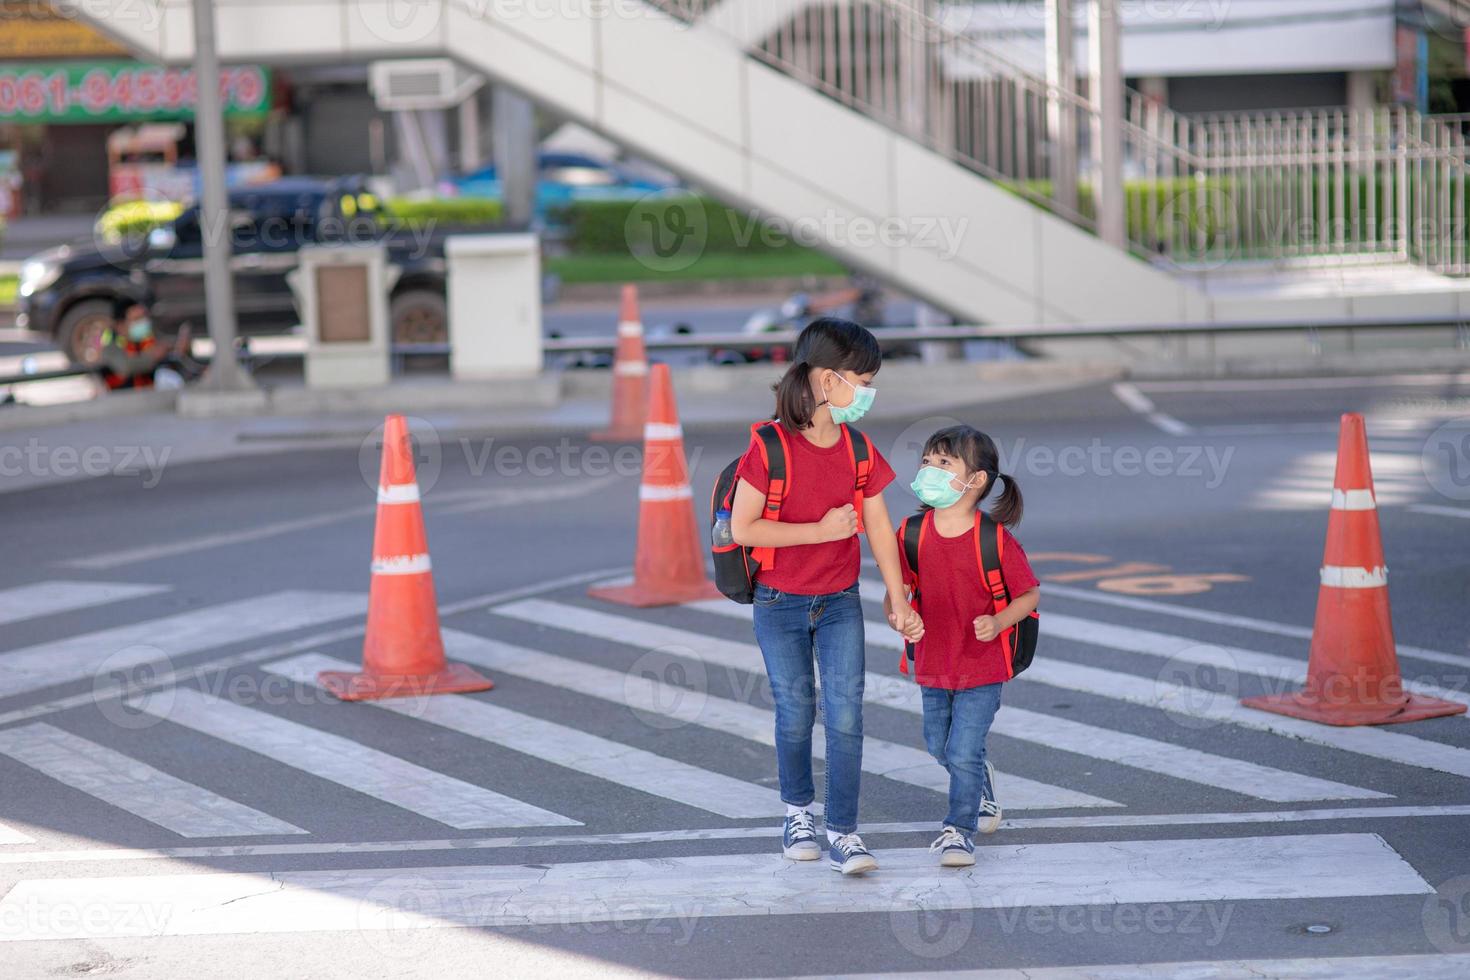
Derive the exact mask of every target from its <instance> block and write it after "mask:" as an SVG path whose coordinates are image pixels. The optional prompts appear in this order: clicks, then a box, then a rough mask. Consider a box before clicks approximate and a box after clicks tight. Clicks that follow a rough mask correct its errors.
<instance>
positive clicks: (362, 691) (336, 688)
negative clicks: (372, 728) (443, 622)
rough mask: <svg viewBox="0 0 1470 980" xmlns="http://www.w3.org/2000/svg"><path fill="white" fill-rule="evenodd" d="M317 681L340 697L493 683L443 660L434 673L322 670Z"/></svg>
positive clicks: (461, 690) (483, 687) (420, 693)
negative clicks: (442, 665)
mask: <svg viewBox="0 0 1470 980" xmlns="http://www.w3.org/2000/svg"><path fill="white" fill-rule="evenodd" d="M317 683H319V684H321V686H322V687H324V688H326V689H327V692H328V693H330V694H332V695H333V696H334V697H337V698H340V699H341V700H343V701H381V700H383V699H384V698H416V697H424V696H427V695H431V694H467V693H469V692H470V691H488V690H490V689H491V688H492V687H494V686H495V682H494V681H492V680H490V678H488V677H486V676H485V675H483V674H481V673H480V672H478V671H476V670H473V669H471V668H469V667H466V666H465V665H464V664H447V665H445V667H444V669H443V670H441V671H439V672H438V673H435V674H369V673H367V672H363V673H357V674H349V673H347V672H346V671H340V670H325V671H322V672H321V673H320V674H318V675H317Z"/></svg>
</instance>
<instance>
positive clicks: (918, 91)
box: [646, 0, 1470, 275]
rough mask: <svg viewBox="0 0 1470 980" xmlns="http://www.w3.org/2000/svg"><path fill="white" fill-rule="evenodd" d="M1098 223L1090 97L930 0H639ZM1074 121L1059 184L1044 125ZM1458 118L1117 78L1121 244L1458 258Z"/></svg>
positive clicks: (1218, 255) (1461, 223)
mask: <svg viewBox="0 0 1470 980" xmlns="http://www.w3.org/2000/svg"><path fill="white" fill-rule="evenodd" d="M646 2H648V3H649V4H651V5H652V6H654V7H656V8H657V9H659V10H661V11H663V12H665V13H667V14H669V15H670V16H673V17H676V18H678V19H680V20H682V21H684V22H686V23H689V24H691V25H693V27H694V29H703V30H708V31H712V32H718V33H720V34H722V35H723V36H725V37H726V38H727V39H728V40H730V41H731V42H732V43H735V44H738V45H740V46H741V48H742V49H743V50H744V51H745V52H746V53H747V54H748V55H749V56H751V57H753V58H756V59H759V60H761V61H763V62H765V63H766V64H769V65H771V66H772V67H774V68H776V69H777V70H779V71H782V72H784V73H786V74H788V75H791V76H792V77H794V78H797V79H799V80H801V81H802V82H804V83H805V84H807V85H809V86H811V87H812V88H814V89H816V90H817V91H820V92H822V93H823V94H824V95H827V96H828V97H830V98H833V99H835V100H837V101H839V102H841V103H843V104H844V105H847V106H848V107H850V108H853V109H854V110H856V111H859V112H861V113H863V114H864V115H866V116H869V117H870V118H873V119H875V120H877V121H879V122H881V123H883V124H884V125H885V126H888V127H889V128H892V129H893V130H895V131H897V132H900V133H903V134H904V135H906V136H908V137H910V138H912V139H914V140H916V141H918V142H921V143H923V144H924V145H926V146H928V147H930V148H931V149H933V150H935V151H936V152H939V153H942V154H943V155H945V156H946V157H948V158H949V159H951V160H953V161H955V162H956V163H958V164H960V165H961V166H964V167H966V168H968V169H970V170H973V171H974V172H976V173H978V174H980V175H981V176H983V177H986V178H988V179H990V180H993V181H996V182H997V183H1000V184H1002V185H1004V186H1005V187H1006V188H1007V189H1008V190H1010V191H1012V192H1014V193H1015V194H1017V195H1018V196H1020V197H1022V198H1023V199H1026V200H1028V201H1030V202H1032V203H1033V204H1036V205H1038V206H1040V207H1044V208H1046V209H1047V210H1048V211H1051V212H1052V213H1054V214H1057V215H1058V216H1060V217H1063V218H1065V219H1067V220H1069V221H1071V222H1073V223H1075V224H1077V225H1079V226H1081V227H1083V228H1087V229H1089V230H1092V229H1095V226H1096V223H1095V219H1094V216H1093V213H1092V203H1091V200H1090V194H1089V187H1088V180H1089V173H1088V172H1087V169H1086V167H1085V166H1082V165H1085V163H1086V161H1087V159H1088V157H1089V153H1088V152H1087V145H1088V143H1089V141H1090V135H1089V134H1090V131H1091V128H1092V125H1093V124H1094V122H1096V121H1097V119H1098V112H1097V109H1096V107H1095V106H1094V105H1093V104H1092V103H1091V102H1089V101H1088V100H1087V99H1084V98H1082V97H1080V96H1079V95H1077V93H1076V92H1074V91H1071V90H1070V89H1068V88H1062V87H1059V86H1055V85H1052V84H1050V83H1049V82H1048V81H1047V80H1046V79H1044V78H1041V77H1039V76H1037V75H1035V74H1034V73H1032V72H1030V71H1028V70H1027V69H1025V68H1023V67H1021V66H1020V65H1018V64H1016V63H1015V62H1014V61H1013V60H1011V59H1009V58H1007V57H1006V56H1005V55H1004V54H1001V53H998V52H996V51H994V50H992V49H991V48H989V47H987V46H986V44H985V43H983V42H982V41H981V40H980V39H978V38H976V37H974V36H971V35H968V34H965V33H963V31H961V30H957V29H955V28H954V27H951V26H949V25H947V24H946V23H945V22H944V21H943V20H942V19H940V18H939V17H936V16H934V14H933V13H932V11H933V10H934V9H937V8H936V7H934V6H933V5H932V4H930V3H929V2H927V0H829V2H822V3H812V2H808V0H646ZM1063 120H1070V122H1071V123H1072V125H1073V130H1074V132H1075V133H1076V147H1077V152H1076V153H1075V155H1074V156H1075V159H1076V160H1077V161H1078V164H1079V167H1078V171H1077V172H1076V173H1073V174H1071V175H1070V177H1071V178H1072V179H1075V180H1076V182H1077V183H1078V184H1079V185H1080V188H1081V193H1080V195H1079V199H1078V201H1077V203H1076V204H1075V205H1074V204H1071V203H1064V202H1063V201H1062V200H1060V199H1059V195H1058V188H1059V187H1060V186H1061V185H1062V184H1063V183H1071V182H1072V181H1071V180H1068V181H1061V180H1060V179H1059V178H1061V177H1063V176H1068V175H1064V174H1062V173H1060V172H1059V171H1058V169H1057V168H1058V166H1059V165H1061V164H1062V163H1064V162H1065V161H1064V160H1062V159H1061V158H1064V157H1066V156H1067V154H1063V153H1060V152H1058V142H1057V135H1058V132H1059V130H1058V129H1057V128H1056V127H1058V126H1059V125H1061V124H1062V121H1063ZM1464 128H1465V127H1464V125H1463V123H1462V121H1460V120H1457V119H1452V118H1448V117H1447V118H1444V119H1440V118H1436V117H1431V116H1424V115H1421V114H1420V113H1418V112H1417V111H1415V110H1413V109H1412V108H1409V107H1405V106H1381V107H1374V108H1371V109H1348V108H1325V109H1298V110H1291V111H1250V112H1235V113H1213V114H1203V115H1185V114H1182V113H1179V112H1176V111H1174V110H1171V109H1169V108H1168V107H1166V106H1163V105H1160V104H1159V103H1158V102H1157V101H1155V100H1152V99H1150V98H1149V97H1148V96H1146V95H1144V94H1143V93H1140V92H1138V91H1136V90H1133V89H1127V90H1125V94H1124V122H1123V129H1124V132H1123V142H1124V156H1125V166H1126V174H1127V176H1128V177H1129V178H1130V186H1129V188H1128V191H1127V201H1126V208H1127V212H1128V221H1127V228H1128V244H1129V247H1130V248H1131V249H1132V250H1133V251H1134V252H1135V253H1137V254H1140V255H1146V256H1154V255H1160V256H1164V257H1166V258H1168V259H1171V260H1173V261H1174V262H1176V263H1179V264H1193V263H1200V262H1208V263H1218V262H1226V261H1232V260H1239V259H1250V260H1260V259H1267V260H1273V261H1293V260H1296V259H1300V258H1329V259H1338V260H1341V261H1344V262H1356V261H1358V260H1360V259H1361V258H1362V257H1364V256H1368V257H1371V258H1373V259H1375V260H1377V261H1381V262H1392V263H1412V264H1415V265H1419V266H1422V267H1424V268H1426V269H1429V270H1431V271H1435V272H1439V273H1444V274H1449V275H1470V248H1467V238H1470V234H1467V220H1466V218H1467V216H1466V208H1465V193H1466V188H1465V185H1466V183H1470V174H1467V169H1466V160H1467V149H1466V143H1467V140H1466V136H1465V134H1464V132H1463V131H1462V130H1463V129H1464Z"/></svg>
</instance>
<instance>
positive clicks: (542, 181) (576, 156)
mask: <svg viewBox="0 0 1470 980" xmlns="http://www.w3.org/2000/svg"><path fill="white" fill-rule="evenodd" d="M451 182H452V183H453V185H454V187H455V188H456V189H457V190H458V191H459V194H460V196H462V197H488V198H496V199H499V198H500V197H501V186H500V177H499V176H498V175H497V173H496V171H495V167H494V166H488V167H482V168H480V169H479V170H476V171H474V172H473V173H468V174H465V175H463V176H460V177H455V178H453V180H452V181H451ZM677 186H678V185H677V184H670V183H664V182H662V181H656V180H649V179H647V178H644V177H639V176H636V175H634V174H632V173H630V172H629V171H628V170H627V169H626V168H624V167H620V166H619V165H617V164H615V163H609V162H607V161H605V160H599V159H597V158H595V157H590V156H586V155H584V154H581V153H553V152H541V153H539V154H537V179H536V217H537V218H538V219H540V220H541V221H542V222H543V223H544V222H545V221H546V219H547V214H548V212H549V210H550V209H551V208H554V207H557V206H558V205H563V204H569V203H571V202H572V201H623V200H632V199H636V198H639V197H642V196H644V195H645V194H650V193H655V192H658V191H666V190H672V189H674V188H676V187H677Z"/></svg>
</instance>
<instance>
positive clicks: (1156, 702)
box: [1021, 657, 1470, 777]
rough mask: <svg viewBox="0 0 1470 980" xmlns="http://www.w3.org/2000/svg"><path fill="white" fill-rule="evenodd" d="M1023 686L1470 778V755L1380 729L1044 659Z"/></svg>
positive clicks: (1032, 668)
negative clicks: (1300, 716) (1306, 717)
mask: <svg viewBox="0 0 1470 980" xmlns="http://www.w3.org/2000/svg"><path fill="white" fill-rule="evenodd" d="M1021 680H1023V681H1033V682H1039V683H1042V684H1046V685H1049V686H1051V687H1060V688H1064V689H1066V690H1069V691H1079V692H1081V693H1083V694H1092V695H1096V696H1098V697H1104V698H1112V699H1114V700H1118V701H1126V702H1129V703H1131V704H1141V705H1144V706H1146V707H1150V708H1159V709H1160V710H1163V711H1169V712H1173V713H1174V714H1180V715H1185V716H1188V717H1193V718H1201V719H1204V720H1206V721H1211V722H1216V723H1219V724H1227V725H1237V726H1239V727H1241V728H1249V729H1254V730H1256V731H1262V732H1270V733H1272V734H1274V735H1284V736H1286V737H1288V738H1296V739H1301V740H1302V741H1305V742H1312V743H1315V744H1317V745H1325V746H1327V747H1328V748H1333V749H1341V750H1342V751H1344V752H1353V753H1356V754H1358V755H1365V756H1370V757H1372V758H1375V759H1383V760H1386V761H1388V762H1397V763H1400V764H1401V765H1406V766H1415V767H1418V768H1421V769H1433V770H1436V771H1438V772H1447V773H1451V774H1453V775H1456V776H1465V777H1470V750H1466V749H1460V748H1455V747H1454V746H1451V745H1444V744H1442V743H1439V742H1431V741H1428V740H1426V739H1422V738H1415V737H1413V736H1412V735H1400V734H1399V733H1397V732H1390V731H1384V730H1382V729H1378V728H1334V727H1328V726H1325V725H1317V724H1313V723H1312V722H1307V721H1299V720H1297V719H1295V718H1288V717H1286V716H1285V715H1276V714H1271V713H1269V712H1265V711H1256V710H1253V709H1251V708H1246V707H1244V706H1242V705H1241V704H1240V702H1239V701H1237V700H1236V699H1235V697H1234V696H1233V695H1229V694H1216V693H1213V692H1210V691H1204V690H1200V689H1199V688H1193V687H1188V686H1186V685H1182V684H1172V683H1169V682H1167V681H1164V680H1155V679H1152V678H1145V677H1137V676H1135V675H1133V674H1120V673H1115V672H1113V671H1109V670H1099V669H1098V668H1096V667H1088V666H1085V665H1083V664H1078V663H1073V662H1071V661H1058V660H1043V659H1042V658H1039V657H1038V658H1037V659H1036V660H1035V661H1033V662H1032V664H1031V666H1030V668H1029V669H1027V671H1026V673H1025V675H1024V677H1022V678H1021Z"/></svg>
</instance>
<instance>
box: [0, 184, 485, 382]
mask: <svg viewBox="0 0 1470 980" xmlns="http://www.w3.org/2000/svg"><path fill="white" fill-rule="evenodd" d="M448 230H449V229H445V228H439V227H434V226H433V225H432V224H429V225H423V224H416V225H412V226H410V225H404V224H399V223H395V222H394V221H392V220H391V219H385V218H384V217H383V216H382V215H381V213H380V212H379V208H378V203H377V200H376V199H375V198H374V197H373V195H372V194H370V193H369V192H368V190H367V186H366V184H365V183H364V182H363V180H362V178H355V177H346V178H339V179H332V180H327V179H316V178H299V177H293V178H286V179H283V180H278V181H274V182H272V183H268V184H259V185H254V186H250V187H242V188H237V189H235V190H232V191H231V192H230V211H229V228H228V235H229V239H230V244H231V248H232V256H231V260H230V262H231V267H232V268H233V270H234V274H235V308H236V311H237V313H238V316H239V324H240V333H241V334H242V335H249V334H261V333H280V332H283V331H286V330H289V329H290V328H292V327H293V326H295V325H296V324H297V323H299V322H300V316H299V314H298V313H297V310H296V303H295V299H294V297H293V296H292V293H291V289H290V287H289V285H288V284H287V280H286V276H287V274H288V273H290V272H291V271H292V270H293V269H295V268H296V266H297V253H298V252H299V251H300V249H301V248H302V246H304V245H327V244H340V243H350V242H356V243H361V242H382V243H383V244H384V245H385V246H386V247H387V251H388V261H389V265H390V267H391V268H390V281H392V283H393V286H392V293H391V295H390V297H389V303H390V306H389V310H390V320H391V323H392V327H393V339H394V340H395V341H396V342H399V343H444V342H446V341H447V340H448V311H447V306H446V300H445V268H444V238H445V235H446V234H447V232H448ZM455 230H466V229H455ZM476 230H480V231H484V230H485V229H484V228H480V229H476ZM127 302H143V303H146V304H147V305H148V307H149V309H150V311H151V315H152V319H153V321H154V324H155V329H156V330H157V331H158V332H159V333H160V334H161V335H163V336H169V335H172V334H174V333H175V332H176V331H177V330H178V328H179V327H180V326H182V325H183V324H185V323H190V322H192V323H193V325H194V333H195V335H196V336H199V335H202V334H203V333H204V332H205V328H206V323H205V319H204V310H205V306H204V236H203V234H202V231H201V226H200V221H199V209H198V207H197V206H190V207H188V208H186V209H185V210H184V212H183V213H182V214H181V215H180V216H179V217H178V218H176V219H174V220H173V221H172V222H170V223H169V224H166V225H162V226H160V227H157V228H154V229H153V230H152V231H151V232H149V233H148V234H147V235H146V236H144V235H139V236H135V237H132V238H127V239H124V241H122V242H121V243H108V242H95V241H94V242H89V243H82V244H74V245H64V246H62V247H60V248H55V249H52V250H50V251H47V252H43V253H41V254H39V255H36V256H33V257H32V258H31V259H29V260H28V261H26V263H25V264H24V266H23V267H22V270H21V281H20V316H19V319H18V322H17V325H18V326H20V327H22V328H24V329H30V330H35V331H38V332H41V333H45V334H49V335H51V336H52V337H53V338H54V339H55V341H56V345H57V346H58V347H59V348H61V350H63V351H64V352H65V353H66V354H68V355H69V356H70V357H71V358H72V360H73V361H76V362H78V363H82V364H91V363H94V362H95V361H96V360H97V357H98V352H99V349H100V344H101V340H102V335H103V332H104V331H105V330H106V329H107V328H108V327H109V326H110V325H111V324H112V320H113V317H114V316H115V315H116V314H117V312H118V308H119V307H120V306H122V305H123V304H125V303H127Z"/></svg>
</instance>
